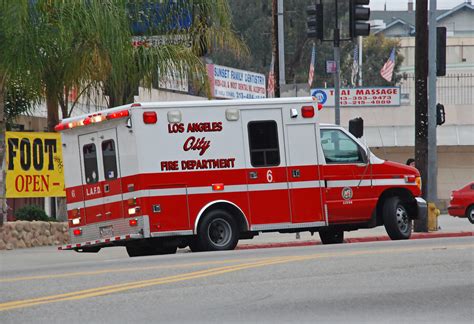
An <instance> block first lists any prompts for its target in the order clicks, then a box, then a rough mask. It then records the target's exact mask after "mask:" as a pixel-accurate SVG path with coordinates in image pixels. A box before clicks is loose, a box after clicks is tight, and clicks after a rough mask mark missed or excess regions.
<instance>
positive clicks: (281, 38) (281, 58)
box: [278, 0, 286, 89]
mask: <svg viewBox="0 0 474 324" xmlns="http://www.w3.org/2000/svg"><path fill="white" fill-rule="evenodd" d="M283 12H284V4H283V0H278V62H279V69H278V71H279V72H280V73H279V74H280V77H279V79H278V80H279V86H280V89H281V86H282V85H284V84H286V80H285V29H284V24H283V22H284V20H283V18H284V17H283Z"/></svg>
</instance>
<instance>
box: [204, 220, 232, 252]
mask: <svg viewBox="0 0 474 324" xmlns="http://www.w3.org/2000/svg"><path fill="white" fill-rule="evenodd" d="M207 235H208V236H209V239H210V241H211V242H212V243H213V244H214V245H216V246H220V247H223V246H225V245H227V244H228V243H229V242H230V240H231V237H232V228H231V227H230V224H229V223H228V222H227V221H226V220H224V219H222V218H216V219H214V220H213V221H212V222H211V223H210V224H209V227H208V233H207Z"/></svg>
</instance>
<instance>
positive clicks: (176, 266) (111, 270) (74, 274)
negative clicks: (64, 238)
mask: <svg viewBox="0 0 474 324" xmlns="http://www.w3.org/2000/svg"><path fill="white" fill-rule="evenodd" d="M257 260H262V258H248V259H229V260H220V261H208V262H193V263H184V264H173V265H158V266H149V267H133V268H122V269H116V268H109V269H103V270H96V271H81V272H70V273H58V274H50V275H38V276H26V277H12V278H3V279H0V283H2V282H16V281H27V280H42V279H58V278H67V277H80V276H90V275H101V274H111V273H121V272H137V271H148V270H159V269H180V268H191V267H197V266H208V265H219V264H226V263H239V262H249V261H257Z"/></svg>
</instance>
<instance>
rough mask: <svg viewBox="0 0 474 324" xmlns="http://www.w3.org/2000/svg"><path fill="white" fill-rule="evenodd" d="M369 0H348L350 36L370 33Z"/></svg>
mask: <svg viewBox="0 0 474 324" xmlns="http://www.w3.org/2000/svg"><path fill="white" fill-rule="evenodd" d="M369 2H370V0H350V12H349V23H350V26H349V29H350V35H351V37H352V38H354V37H357V36H368V35H369V34H370V24H369V23H368V20H369V19H370V8H367V7H364V6H365V5H368V4H369Z"/></svg>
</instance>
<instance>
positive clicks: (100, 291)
mask: <svg viewBox="0 0 474 324" xmlns="http://www.w3.org/2000/svg"><path fill="white" fill-rule="evenodd" d="M280 259H282V258H270V259H266V260H264V261H259V262H253V263H245V264H241V265H232V266H225V267H219V268H213V269H207V270H200V271H195V272H190V273H185V274H180V275H174V276H168V277H163V278H155V279H149V280H142V281H134V282H129V283H123V284H116V285H109V286H102V287H98V288H92V289H85V290H80V291H76V292H70V293H65V294H59V295H52V296H45V297H40V298H34V299H26V300H18V301H12V302H6V303H2V304H0V311H4V310H8V309H13V308H19V307H27V306H33V305H38V304H44V303H51V302H57V301H61V300H72V299H82V298H87V297H93V296H99V295H106V294H109V293H112V292H116V291H117V292H118V291H124V290H130V289H135V288H141V287H147V286H152V285H158V284H163V283H168V282H176V281H183V280H189V279H194V278H199V277H204V276H209V275H214V274H215V273H216V274H219V273H220V272H222V271H224V272H226V271H236V270H239V269H241V268H242V269H245V268H248V267H252V266H253V267H255V266H260V265H266V264H272V262H275V261H281V260H280Z"/></svg>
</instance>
